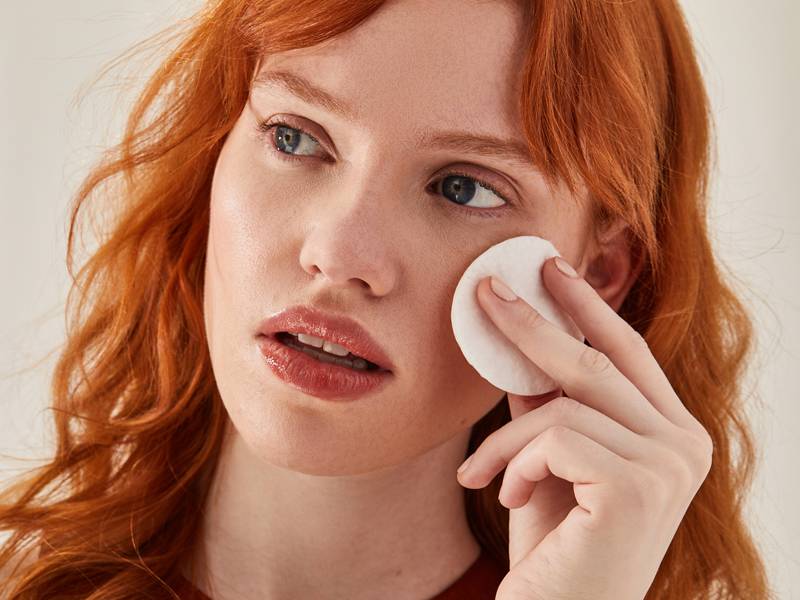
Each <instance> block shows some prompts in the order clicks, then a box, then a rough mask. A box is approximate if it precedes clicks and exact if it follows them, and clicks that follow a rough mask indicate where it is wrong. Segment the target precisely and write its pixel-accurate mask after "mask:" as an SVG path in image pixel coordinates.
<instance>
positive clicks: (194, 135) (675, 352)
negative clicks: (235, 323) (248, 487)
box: [0, 0, 770, 600]
mask: <svg viewBox="0 0 800 600" xmlns="http://www.w3.org/2000/svg"><path fill="white" fill-rule="evenodd" d="M382 4H383V1H382V0H360V1H354V0H346V1H345V0H214V1H211V2H209V3H208V4H207V5H206V7H205V8H204V9H203V10H201V11H200V12H199V13H198V14H197V15H195V17H194V18H192V19H190V20H187V21H186V22H185V23H184V25H185V27H184V28H183V29H180V28H179V29H178V30H176V33H175V35H174V36H173V37H171V38H170V37H167V36H169V35H170V31H171V30H170V29H168V30H165V31H164V32H163V33H162V34H160V35H158V36H155V37H154V38H152V42H153V44H154V46H155V47H161V45H163V44H164V43H165V42H166V41H167V40H171V39H176V40H177V41H178V43H177V45H176V47H175V48H174V49H173V50H172V52H171V53H170V55H169V56H168V57H167V58H166V59H165V60H164V62H163V63H162V64H161V65H160V66H159V68H158V69H157V70H156V71H155V72H154V73H153V74H152V76H151V77H150V79H149V80H148V82H147V84H146V86H145V88H144V89H143V91H142V92H141V94H140V96H139V97H138V98H137V101H136V103H135V105H134V107H133V110H132V112H131V113H130V116H129V118H128V121H127V126H126V129H125V132H124V136H123V138H122V141H121V142H120V143H119V144H118V145H117V146H115V147H113V148H111V149H109V150H108V151H107V152H106V153H105V154H104V155H103V157H102V158H101V159H100V160H99V161H98V163H97V164H96V165H94V167H93V168H92V170H91V171H90V172H89V174H88V175H87V177H86V179H85V180H84V181H83V183H82V185H81V187H80V188H79V189H78V191H77V192H76V195H75V197H74V199H73V207H72V213H71V219H70V228H69V237H68V243H67V265H68V269H69V272H70V275H71V277H72V280H73V286H72V289H71V290H70V293H69V297H68V301H67V302H68V304H67V306H68V331H67V333H68V335H67V341H66V344H65V347H64V348H63V350H62V352H61V354H60V357H59V360H58V363H57V365H56V369H55V372H54V374H53V379H52V396H53V405H52V410H53V411H54V422H55V426H56V435H57V448H56V450H55V454H54V456H53V457H52V459H50V460H49V461H48V462H47V463H46V464H44V465H43V466H41V467H39V468H36V469H33V470H31V471H29V472H27V473H25V474H24V476H23V477H21V478H20V479H19V480H18V481H16V482H15V483H14V485H11V486H8V488H7V489H6V490H4V492H3V494H2V496H0V530H5V531H9V532H10V534H11V535H10V537H9V538H8V539H7V541H6V542H5V543H4V545H3V546H2V550H0V564H4V563H7V562H9V561H10V560H11V559H12V557H17V556H18V555H20V554H21V553H22V552H23V551H27V550H31V549H33V548H36V549H38V550H39V552H40V554H39V556H38V559H37V560H36V561H33V562H29V563H26V564H24V568H22V566H23V565H21V566H20V569H18V572H17V574H16V575H17V576H16V577H15V578H14V579H13V580H12V579H8V580H7V581H6V582H0V591H5V592H6V593H7V594H8V597H9V598H10V599H12V600H19V599H23V598H26V599H28V598H53V597H57V598H61V599H69V598H76V599H77V598H92V599H99V598H102V599H103V600H121V599H127V598H142V597H145V596H150V595H154V596H155V595H158V594H161V595H163V594H164V593H165V592H167V591H169V590H170V586H171V585H174V584H175V583H176V582H177V581H178V578H179V576H180V572H179V565H180V563H181V559H182V558H183V557H184V556H185V553H186V552H187V551H189V550H191V548H192V546H193V544H195V543H196V541H197V539H198V536H197V533H198V530H199V527H200V517H201V508H202V506H203V504H204V500H205V497H206V493H207V491H208V489H209V484H210V481H211V478H212V475H213V471H214V469H215V466H216V460H217V457H218V454H219V450H220V444H221V442H222V438H223V431H224V427H225V423H226V419H227V415H226V412H225V410H224V408H223V405H222V402H221V399H220V397H219V392H218V390H217V388H216V385H215V382H214V377H213V374H212V370H211V364H210V358H209V353H208V346H207V343H206V337H205V330H204V321H203V312H202V289H203V275H204V263H205V255H206V249H205V246H206V235H207V230H208V219H209V212H208V209H209V194H210V185H211V178H212V173H213V169H214V165H215V163H216V160H217V157H218V155H219V152H220V149H221V146H222V144H223V141H224V138H225V136H226V135H227V133H228V132H229V131H230V130H231V129H232V127H233V123H234V121H235V120H236V119H237V117H238V115H239V113H240V112H241V110H242V108H243V106H244V104H245V102H246V100H247V97H248V94H249V86H250V79H251V77H252V74H253V71H254V68H255V65H256V64H257V62H258V59H259V57H261V56H263V55H265V54H266V55H268V54H270V53H274V52H280V51H284V50H289V49H294V48H301V47H308V46H313V45H315V44H318V43H321V42H323V41H325V40H327V39H329V38H331V37H332V36H335V35H338V34H340V33H343V32H345V31H347V30H349V29H351V28H353V27H356V26H358V25H359V23H361V22H363V21H364V20H365V19H367V18H369V17H370V15H372V14H373V13H374V12H375V11H376V10H377V9H378V8H380V7H381V5H382ZM520 4H521V5H522V8H523V14H524V19H525V20H524V25H525V27H526V36H527V40H526V43H527V54H526V56H525V60H524V64H523V65H522V72H521V77H522V82H523V85H522V93H521V95H520V97H519V99H518V103H519V111H520V115H521V116H520V118H521V129H522V131H523V132H524V135H525V137H526V139H527V142H528V144H529V148H530V152H531V154H532V156H533V158H534V159H535V161H536V163H537V164H538V165H539V167H540V169H541V170H542V172H543V173H544V174H545V176H546V177H547V178H548V180H550V181H551V182H555V181H556V180H557V179H559V178H560V179H563V180H564V181H566V182H567V184H568V185H569V186H570V189H572V190H573V191H575V190H576V189H577V186H576V182H578V181H582V182H584V183H585V185H586V188H587V190H588V193H589V194H590V198H591V199H592V201H593V210H594V216H595V221H596V223H597V226H598V228H600V227H602V226H603V225H604V224H605V223H607V222H609V221H610V219H612V218H617V217H618V218H622V219H624V220H625V222H627V223H628V224H629V225H630V228H631V232H632V239H633V241H634V246H633V247H634V250H635V252H636V254H637V256H638V257H640V258H641V260H642V261H643V265H644V267H643V269H642V271H641V272H640V274H639V276H638V278H637V280H636V282H635V283H634V285H633V287H632V289H631V291H630V293H629V294H628V296H627V298H626V300H625V302H624V304H623V305H622V307H621V308H620V311H619V312H620V314H621V315H622V316H623V317H624V318H625V319H626V320H627V321H628V322H629V323H630V324H631V325H632V326H633V327H634V328H636V329H637V330H638V331H639V332H640V333H641V334H642V335H643V336H644V338H645V340H646V341H647V342H648V344H649V346H650V348H651V349H652V352H653V354H654V355H655V357H656V358H657V359H658V361H659V363H660V364H661V366H662V368H663V369H664V371H665V372H666V374H667V376H668V377H669V380H670V381H671V382H672V385H673V386H674V388H675V390H676V391H677V393H678V395H679V396H680V397H681V399H682V400H683V402H684V403H685V405H686V406H687V408H688V410H689V411H690V412H691V413H692V414H693V415H695V417H697V419H698V420H699V421H700V422H701V423H702V424H703V425H704V426H705V428H706V429H707V430H708V431H709V433H710V434H711V437H712V438H713V441H714V461H713V465H712V467H711V471H710V473H709V474H708V477H707V479H706V480H705V482H704V483H703V485H702V487H701V488H700V490H699V492H698V493H697V495H696V496H695V498H694V500H693V502H692V503H691V505H690V507H689V510H688V512H687V513H686V515H685V518H684V519H683V521H682V523H681V524H680V527H679V528H678V531H677V533H676V535H675V537H674V539H673V541H672V543H671V545H670V548H669V550H668V552H667V554H666V556H665V558H664V560H663V562H662V564H661V566H660V568H659V571H658V574H657V576H656V578H655V580H654V582H653V585H652V588H651V590H650V592H649V593H648V595H647V598H648V599H655V598H659V599H670V600H687V599H690V598H710V597H712V594H714V595H713V597H715V598H749V599H752V600H759V599H764V598H768V597H769V595H770V592H769V589H768V585H767V581H766V576H765V569H764V565H763V563H762V560H761V557H760V556H759V554H758V552H757V549H756V546H755V544H754V542H753V540H752V538H751V536H750V533H749V532H748V528H747V526H746V524H745V520H744V517H743V513H742V510H743V506H742V504H743V500H744V494H745V492H746V490H747V488H748V487H749V485H750V483H751V477H752V474H753V473H752V471H753V468H754V461H755V449H754V443H753V439H752V434H751V432H750V430H749V428H748V424H747V422H746V420H745V417H744V408H743V405H742V402H743V398H742V396H743V394H742V391H741V389H740V381H741V380H742V378H743V375H744V369H745V367H746V364H747V360H748V358H749V356H750V353H751V345H752V337H753V334H752V324H751V319H750V317H749V315H748V313H747V311H746V309H745V308H744V306H743V304H742V303H741V301H740V300H739V299H738V298H737V296H736V294H735V293H734V291H733V289H732V287H731V285H730V284H729V283H727V282H726V280H725V277H724V276H723V273H722V268H721V266H720V265H719V264H718V262H717V260H716V259H715V257H714V256H713V254H712V249H711V246H710V242H709V235H708V231H707V225H706V202H707V179H708V169H709V142H710V127H711V119H710V115H709V105H708V100H707V97H706V92H705V89H704V85H703V81H702V77H701V73H700V70H699V68H698V65H697V61H696V58H695V55H694V50H693V45H692V40H691V37H690V34H689V31H688V28H687V25H686V22H685V20H684V17H683V15H682V13H681V10H680V8H679V7H678V5H677V4H676V2H675V0H650V1H648V2H598V1H593V0H571V1H569V2H566V1H564V0H530V1H521V2H520ZM273 32H280V35H274V34H273ZM135 49H136V48H134V50H135ZM124 58H125V55H123V56H122V57H120V59H124ZM118 60H119V59H118ZM111 66H114V64H113V63H112V65H111ZM90 201H94V203H95V204H96V206H97V209H98V210H100V211H103V213H104V214H105V215H107V226H106V228H105V229H104V230H103V231H102V232H101V236H100V244H99V248H98V249H97V250H96V251H95V252H94V253H93V254H91V256H89V257H88V259H87V260H86V261H85V263H83V264H82V266H81V268H80V269H79V270H78V271H77V274H76V273H75V258H74V251H75V242H76V234H77V233H78V232H79V225H80V221H79V218H80V217H84V216H85V214H86V213H87V211H88V210H89V208H90ZM509 420H510V415H509V412H508V406H507V403H506V402H505V401H502V402H500V403H498V404H497V406H496V407H495V408H494V409H492V410H491V411H490V412H489V413H487V414H486V415H485V416H484V417H483V418H482V419H481V420H480V421H479V422H478V423H477V424H476V425H475V426H474V427H473V430H472V436H471V439H470V444H469V453H471V452H473V451H474V450H475V449H476V448H477V446H478V445H479V444H480V443H481V442H482V441H483V439H484V438H485V437H486V436H487V435H488V434H489V433H491V432H492V431H494V430H496V429H497V428H499V427H501V426H502V425H503V424H505V423H506V422H508V421H509ZM734 454H736V457H735V456H734ZM502 475H503V474H502V473H500V474H499V475H498V476H497V477H496V478H495V480H494V481H493V482H492V483H491V484H490V485H489V486H487V487H486V488H483V489H480V490H465V500H466V505H467V512H468V518H469V523H470V526H471V528H472V530H473V533H474V534H475V536H476V537H477V539H478V540H479V542H480V543H481V544H482V546H483V547H484V548H485V550H486V551H487V552H489V553H490V554H491V555H493V556H494V558H496V559H497V560H499V561H501V562H503V563H505V564H506V565H508V510H507V509H505V508H504V507H503V506H502V505H501V504H500V503H499V502H498V500H497V496H498V492H499V486H500V483H501V481H502ZM4 585H5V590H3V589H2V588H3V587H4ZM173 596H174V597H176V598H177V596H176V595H174V594H173Z"/></svg>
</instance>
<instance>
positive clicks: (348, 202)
mask: <svg viewBox="0 0 800 600" xmlns="http://www.w3.org/2000/svg"><path fill="white" fill-rule="evenodd" d="M340 185H342V188H341V189H342V190H343V192H342V193H340V194H339V193H337V194H332V195H329V196H327V199H326V200H324V201H321V200H315V201H312V202H310V203H309V206H313V209H312V210H311V211H309V212H308V213H306V214H305V215H304V217H305V218H306V219H307V220H306V224H307V229H306V231H307V233H306V236H305V239H304V241H303V245H302V249H301V252H300V264H301V265H302V267H303V269H304V270H305V271H306V272H308V273H310V274H312V275H314V276H315V277H316V276H317V275H319V274H321V276H322V277H324V279H325V281H326V283H327V284H328V285H330V286H337V287H348V286H353V285H355V286H360V287H362V288H368V289H369V290H370V291H371V292H372V294H373V295H375V296H384V295H386V294H388V293H389V291H390V290H391V289H392V288H393V287H394V285H395V283H396V280H397V276H398V270H399V259H400V253H401V252H403V251H404V248H403V247H401V244H399V243H397V242H399V238H400V237H402V231H398V228H399V227H400V224H399V223H398V222H397V221H396V220H395V221H393V220H392V219H391V217H390V213H389V210H390V209H389V207H388V206H387V205H386V203H384V202H382V201H381V197H380V195H379V194H380V193H386V192H385V191H384V192H379V191H376V190H375V189H372V190H367V189H362V190H361V191H360V192H358V193H353V188H352V187H349V188H348V186H347V184H345V183H344V182H342V183H341V184H340ZM301 218H302V217H301Z"/></svg>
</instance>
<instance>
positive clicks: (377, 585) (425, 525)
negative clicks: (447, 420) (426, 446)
mask: <svg viewBox="0 0 800 600" xmlns="http://www.w3.org/2000/svg"><path fill="white" fill-rule="evenodd" d="M468 438H469V430H467V431H465V432H463V433H461V434H459V435H458V436H455V437H454V438H452V439H450V440H448V441H447V442H445V443H444V444H442V445H440V446H437V447H435V448H433V449H431V450H430V451H428V452H427V453H425V454H423V455H421V456H418V457H416V458H414V459H413V460H412V461H411V462H407V463H403V464H401V465H395V466H392V467H389V468H384V469H382V470H379V471H373V472H370V473H365V474H358V475H344V476H331V475H309V474H306V473H300V472H297V471H292V470H289V469H286V468H283V467H277V466H275V465H272V464H270V463H267V462H265V461H264V460H263V459H262V460H259V459H258V458H257V457H255V456H254V455H253V454H252V452H251V451H250V450H249V448H248V447H247V446H246V444H245V443H244V442H243V440H242V438H241V437H240V436H239V435H237V434H236V433H235V432H233V433H231V434H230V436H229V439H228V440H227V441H226V443H225V444H224V446H223V451H222V454H221V455H220V458H219V463H218V466H217V469H216V473H215V476H214V480H213V482H212V486H211V490H210V493H209V496H208V499H207V503H206V507H205V512H204V519H203V523H202V527H201V531H200V536H199V544H198V546H197V552H195V554H194V555H193V556H191V557H190V558H189V564H188V565H187V568H186V569H184V572H193V573H195V576H194V579H196V580H199V581H208V582H210V584H211V589H210V590H209V589H206V588H207V587H208V586H206V585H204V584H203V583H200V582H198V581H195V585H197V587H198V588H200V589H201V590H202V591H204V592H205V593H206V594H207V595H209V596H211V597H213V598H214V600H227V599H228V598H238V599H241V598H250V597H252V598H265V597H266V598H325V597H336V598H340V597H345V598H351V599H353V600H358V599H360V598H380V597H386V598H425V597H428V598H429V597H433V596H434V595H436V594H437V593H438V592H440V591H441V590H443V589H445V588H447V587H448V586H449V585H450V584H451V583H452V582H453V581H455V580H456V579H458V578H459V576H460V575H461V574H463V573H464V572H465V571H466V570H467V569H468V568H469V566H470V565H471V564H472V563H473V562H474V561H475V560H476V559H477V557H478V555H479V553H480V545H479V544H478V542H477V541H476V540H475V538H474V536H473V535H472V532H471V531H470V529H469V525H468V523H467V519H466V512H465V508H464V488H462V487H461V485H460V484H459V483H458V481H457V480H456V474H455V469H456V467H457V466H458V465H459V464H460V463H461V460H462V458H463V456H464V454H465V452H466V447H467V443H468Z"/></svg>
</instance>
